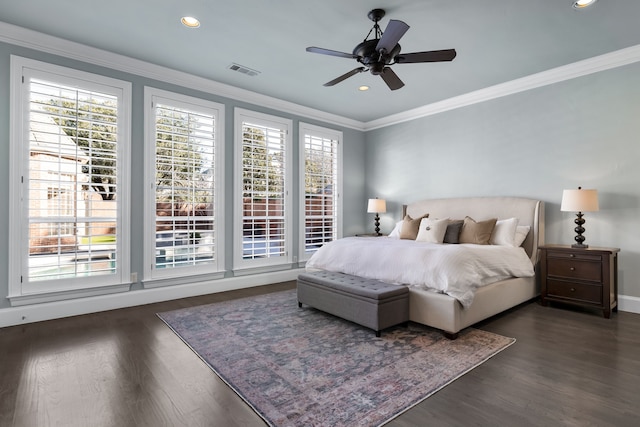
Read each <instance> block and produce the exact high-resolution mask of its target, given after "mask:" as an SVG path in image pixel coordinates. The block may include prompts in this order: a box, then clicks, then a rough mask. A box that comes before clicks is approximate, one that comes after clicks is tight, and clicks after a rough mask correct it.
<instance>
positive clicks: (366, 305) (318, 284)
mask: <svg viewBox="0 0 640 427" xmlns="http://www.w3.org/2000/svg"><path fill="white" fill-rule="evenodd" d="M302 304H307V305H309V306H311V307H314V308H317V309H318V310H322V311H324V312H327V313H330V314H333V315H334V316H338V317H341V318H343V319H346V320H350V321H352V322H354V323H357V324H359V325H362V326H366V327H367V328H370V329H373V330H374V331H376V336H378V337H379V336H380V331H381V330H383V329H385V328H388V327H390V326H395V325H398V324H400V323H404V322H408V321H409V288H407V287H406V286H399V285H391V284H388V283H384V282H381V281H379V280H373V279H365V278H362V277H357V276H350V275H348V274H343V273H334V272H330V271H315V272H307V273H302V274H300V275H298V306H299V307H302Z"/></svg>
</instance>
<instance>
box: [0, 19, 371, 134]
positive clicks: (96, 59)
mask: <svg viewBox="0 0 640 427" xmlns="http://www.w3.org/2000/svg"><path fill="white" fill-rule="evenodd" d="M0 41H2V42H6V43H8V44H12V45H16V46H21V47H25V48H28V49H33V50H37V51H39V52H44V53H50V54H53V55H57V56H60V57H63V58H68V59H73V60H77V61H81V62H86V63H89V64H93V65H98V66H101V67H105V68H109V69H113V70H117V71H122V72H125V73H131V74H135V75H137V76H141V77H147V78H150V79H154V80H159V81H163V82H166V83H171V84H176V85H179V86H182V87H185V88H189V89H194V90H198V91H201V92H206V93H210V94H212V95H216V96H222V97H225V98H230V99H233V100H236V101H241V102H246V103H249V104H254V105H259V106H261V107H266V108H272V109H274V110H278V111H281V112H285V113H289V114H293V115H297V116H302V117H305V118H308V119H314V120H319V121H322V122H324V123H329V124H333V125H336V126H342V127H345V128H351V129H355V130H360V131H363V130H364V123H363V122H361V121H358V120H352V119H349V118H346V117H342V116H339V115H337V114H331V113H327V112H325V111H320V110H316V109H314V108H309V107H305V106H303V105H299V104H295V103H293V102H289V101H284V100H282V99H278V98H274V97H271V96H267V95H262V94H259V93H257V92H253V91H249V90H246V89H241V88H238V87H235V86H231V85H227V84H224V83H220V82H217V81H214V80H210V79H206V78H204V77H198V76H194V75H192V74H189V73H185V72H182V71H177V70H173V69H171V68H167V67H163V66H160V65H156V64H151V63H149V62H145V61H142V60H139V59H135V58H131V57H128V56H124V55H120V54H116V53H113V52H109V51H106V50H102V49H98V48H95V47H91V46H86V45H83V44H80V43H76V42H72V41H69V40H65V39H61V38H58V37H54V36H50V35H47V34H43V33H40V32H37V31H34V30H29V29H27V28H23V27H19V26H16V25H13V24H8V23H6V22H1V21H0Z"/></svg>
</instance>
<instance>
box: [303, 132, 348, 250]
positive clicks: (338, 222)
mask: <svg viewBox="0 0 640 427" xmlns="http://www.w3.org/2000/svg"><path fill="white" fill-rule="evenodd" d="M298 128H299V132H298V140H299V148H298V151H299V163H298V166H299V174H300V180H299V182H300V192H299V198H300V205H299V212H300V220H299V230H298V233H299V241H298V260H299V262H305V261H307V260H308V259H309V258H310V257H311V255H312V254H313V252H307V251H306V250H305V247H306V240H307V239H306V233H307V230H306V191H305V180H306V173H307V171H306V137H307V135H311V136H314V137H318V138H322V139H328V140H332V141H336V142H337V144H338V146H337V150H336V153H337V154H336V155H337V159H336V160H337V165H336V177H335V180H336V181H337V182H335V183H334V187H335V188H334V190H333V191H334V197H333V203H334V204H335V209H334V224H335V225H334V229H335V232H336V238H337V239H339V238H341V237H342V236H343V230H342V208H343V201H342V176H343V172H342V166H343V164H342V159H343V156H342V151H343V148H342V146H343V133H342V132H341V131H337V130H334V129H329V128H326V127H322V126H316V125H312V124H309V123H304V122H300V124H299V126H298Z"/></svg>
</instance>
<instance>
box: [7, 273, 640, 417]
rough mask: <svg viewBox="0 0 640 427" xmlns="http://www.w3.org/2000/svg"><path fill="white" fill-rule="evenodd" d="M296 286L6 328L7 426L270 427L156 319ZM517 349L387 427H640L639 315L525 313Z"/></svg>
mask: <svg viewBox="0 0 640 427" xmlns="http://www.w3.org/2000/svg"><path fill="white" fill-rule="evenodd" d="M293 287H295V283H294V282H287V283H281V284H276V285H270V286H262V287H257V288H252V289H244V290H240V291H233V292H225V293H218V294H212V295H207V296H202V297H195V298H188V299H182V300H176V301H170V302H165V303H158V304H150V305H146V306H140V307H133V308H126V309H121V310H114V311H110V312H104V313H96V314H90V315H85V316H78V317H72V318H66V319H59V320H53V321H48V322H40V323H34V324H27V325H23V326H15V327H9V328H3V329H0V426H3V427H4V426H20V427H22V426H29V427H31V426H36V427H40V426H65V427H67V426H82V427H88V426H91V427H94V426H118V427H126V426H136V427H137V426H153V427H158V426H190V427H191V426H225V427H227V426H242V427H249V426H264V425H265V424H264V422H263V421H262V420H261V419H260V417H258V416H257V415H256V414H255V413H254V412H253V410H252V409H251V408H250V407H249V406H248V405H247V404H245V403H244V402H243V401H242V400H241V399H240V398H239V397H237V396H236V394H235V393H234V392H233V391H232V390H231V389H230V388H229V387H228V386H227V385H226V384H225V383H224V382H223V381H222V380H220V379H219V378H218V377H217V376H216V375H215V374H214V373H213V372H212V371H211V370H210V369H209V368H208V367H207V366H206V365H205V364H204V363H203V362H202V361H201V360H200V359H199V358H198V356H196V355H195V354H194V353H193V352H192V351H191V350H190V349H189V348H188V347H187V346H186V345H184V344H183V343H182V341H181V340H180V339H179V338H178V337H177V336H176V335H175V334H174V333H173V332H172V331H171V330H170V329H169V328H168V327H167V326H165V324H164V323H163V322H162V321H160V320H159V319H158V318H157V316H156V315H155V313H157V312H161V311H167V310H172V309H176V308H181V307H186V306H192V305H200V304H207V303H211V302H216V301H222V300H228V299H233V298H239V297H244V296H249V295H257V294H262V293H266V292H272V291H278V290H284V289H290V288H293ZM477 327H479V328H480V329H484V330H488V331H493V332H496V333H499V334H502V335H506V336H511V337H515V338H516V339H517V342H516V343H515V344H514V345H512V346H511V347H509V348H508V349H506V350H505V351H503V352H501V353H499V354H498V355H496V356H495V357H493V358H492V359H490V360H489V361H487V362H486V363H484V364H482V365H481V366H479V367H477V368H476V369H474V370H472V371H471V372H469V373H468V374H466V375H464V376H463V377H461V378H459V379H458V380H456V381H454V382H453V383H452V384H450V385H448V386H447V387H445V388H444V389H443V390H441V391H439V392H438V393H436V394H434V395H433V396H431V397H430V398H428V399H427V400H425V401H424V402H422V403H420V404H419V405H417V406H416V407H414V408H412V409H411V410H409V411H407V412H406V413H404V414H403V415H401V416H399V417H398V418H396V419H395V420H393V421H391V422H390V423H389V424H388V426H393V427H402V426H427V425H430V426H580V427H582V426H636V425H639V420H640V418H639V414H640V315H637V314H631V313H624V312H620V313H615V314H613V315H612V318H611V319H609V320H607V319H604V318H602V317H601V316H599V315H598V314H597V313H595V312H594V313H591V312H584V311H576V310H575V309H569V308H557V307H541V306H540V305H538V304H537V303H535V302H532V303H528V304H524V305H522V306H520V307H517V308H515V309H512V310H510V311H508V312H506V313H503V314H501V315H499V316H496V317H494V318H492V319H489V320H487V321H484V322H482V323H481V324H479V325H477Z"/></svg>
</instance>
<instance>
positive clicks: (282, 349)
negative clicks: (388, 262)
mask: <svg viewBox="0 0 640 427" xmlns="http://www.w3.org/2000/svg"><path fill="white" fill-rule="evenodd" d="M158 316H159V317H160V318H161V319H162V320H163V321H164V322H165V323H166V324H167V325H168V326H169V327H170V328H171V329H173V331H174V332H175V333H176V334H178V336H180V338H182V340H183V341H184V342H185V343H186V344H187V345H188V346H189V347H191V349H193V351H194V352H195V353H196V354H197V355H198V356H200V358H202V360H204V361H205V362H206V363H207V364H208V365H209V366H210V367H211V369H213V370H214V371H215V372H216V374H218V375H219V376H220V378H222V379H223V380H224V381H225V382H226V383H227V384H229V386H230V387H232V388H233V390H235V392H236V393H237V394H238V395H239V396H240V397H242V398H243V399H244V400H245V401H246V402H247V403H248V404H249V405H250V406H251V407H252V408H253V409H254V410H255V411H256V412H257V413H258V414H259V415H260V416H262V418H264V420H265V421H266V422H267V423H268V424H270V425H273V426H378V425H382V424H384V423H386V422H388V421H389V420H391V419H393V418H395V417H397V416H398V415H400V414H401V413H402V412H404V411H406V410H408V409H409V408H411V407H413V406H414V405H416V404H417V403H419V402H421V401H422V400H424V399H426V398H427V397H429V396H430V395H432V394H433V393H435V392H436V391H438V390H440V389H441V388H442V387H444V386H446V385H447V384H449V383H451V382H452V381H454V380H455V379H456V378H459V377H460V376H462V375H463V374H465V373H466V372H468V371H470V370H471V369H473V368H474V367H476V366H478V365H479V364H481V363H482V362H484V361H486V360H487V359H489V358H490V357H491V356H493V355H495V354H497V353H498V352H500V351H501V350H503V349H505V348H506V347H508V346H509V345H511V344H513V343H514V342H515V340H514V339H512V338H506V337H503V336H500V335H496V334H493V333H489V332H484V331H481V330H477V329H470V328H468V329H466V330H464V331H462V332H461V333H460V337H459V338H458V339H457V340H455V341H450V340H447V339H446V338H444V337H443V336H442V334H441V333H440V332H438V331H436V330H434V329H431V328H428V327H424V326H421V325H418V324H414V323H411V324H410V325H409V327H408V328H407V327H406V326H398V327H395V328H391V329H388V330H385V331H383V332H382V336H381V337H380V338H376V336H375V333H374V332H373V331H371V330H369V329H366V328H364V327H361V326H358V325H356V324H353V323H350V322H347V321H344V320H342V319H339V318H337V317H334V316H331V315H328V314H325V313H322V312H320V311H317V310H314V309H312V308H309V307H307V306H304V307H303V308H298V304H297V300H296V293H295V290H290V291H284V292H276V293H271V294H267V295H261V296H256V297H250V298H242V299H237V300H232V301H226V302H221V303H214V304H209V305H204V306H198V307H191V308H185V309H180V310H175V311H171V312H166V313H159V314H158Z"/></svg>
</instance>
